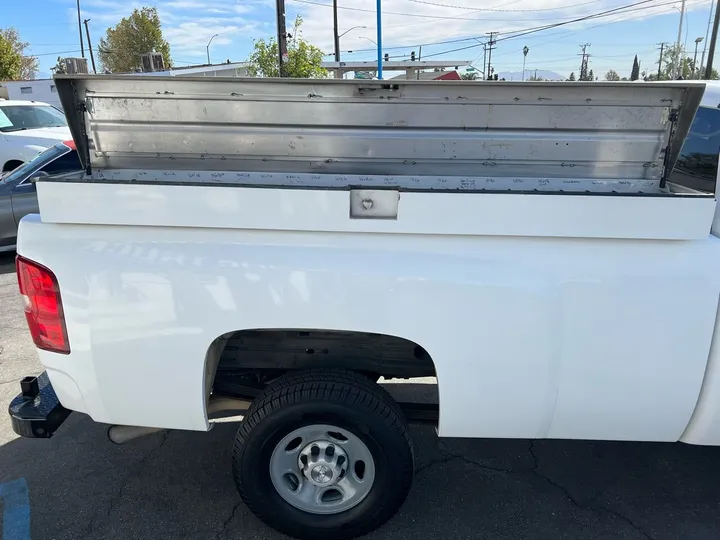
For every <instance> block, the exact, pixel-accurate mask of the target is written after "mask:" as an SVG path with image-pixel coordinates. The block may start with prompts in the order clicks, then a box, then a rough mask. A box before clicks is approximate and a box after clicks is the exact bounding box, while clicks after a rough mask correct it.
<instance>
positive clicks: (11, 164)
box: [3, 159, 24, 172]
mask: <svg viewBox="0 0 720 540" xmlns="http://www.w3.org/2000/svg"><path fill="white" fill-rule="evenodd" d="M23 163H24V161H20V160H19V159H11V160H10V161H6V162H5V165H3V172H8V171H12V170H14V169H17V168H18V167H19V166H20V165H22V164H23Z"/></svg>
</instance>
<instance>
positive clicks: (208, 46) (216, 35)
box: [205, 34, 220, 66]
mask: <svg viewBox="0 0 720 540" xmlns="http://www.w3.org/2000/svg"><path fill="white" fill-rule="evenodd" d="M219 35H220V34H215V35H214V36H213V37H211V38H210V41H208V44H207V47H205V49H206V50H207V58H208V66H209V65H210V44H211V43H212V40H213V39H215V38H216V37H218V36H219Z"/></svg>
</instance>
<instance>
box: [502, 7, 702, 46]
mask: <svg viewBox="0 0 720 540" xmlns="http://www.w3.org/2000/svg"><path fill="white" fill-rule="evenodd" d="M676 3H677V2H675V1H672V2H665V3H664V4H658V5H657V6H651V7H662V6H665V5H671V4H676ZM703 3H705V0H697V1H696V2H691V3H688V5H689V6H690V5H696V4H703ZM651 7H648V8H646V9H651ZM672 10H673V9H672V8H671V9H664V10H662V11H660V12H658V13H657V15H661V14H664V13H670V12H671V11H672ZM633 11H639V9H638V10H633ZM623 15H624V14H623V13H621V14H620V17H617V18H615V19H612V20H610V21H607V22H602V23H600V24H594V25H592V26H583V27H582V28H578V29H577V30H571V31H570V32H563V33H561V34H560V35H559V36H558V37H556V38H553V39H548V40H546V41H542V42H540V43H536V44H535V46H536V47H538V46H540V45H546V44H547V43H552V42H554V41H558V40H560V39H563V38H565V37H567V36H570V35H572V34H577V33H578V32H585V31H587V30H591V29H593V28H599V27H601V26H608V25H610V24H615V23H618V22H627V21H633V20H636V19H638V18H641V17H645V14H644V13H640V14H638V15H635V16H633V17H628V18H623ZM550 35H551V36H552V35H554V34H550ZM616 43H617V42H616ZM646 43H647V42H646V41H641V42H637V43H635V44H636V45H639V44H642V45H645V44H646ZM626 44H628V45H629V43H626ZM521 50H522V49H517V50H515V51H511V52H505V53H500V54H498V55H496V56H507V55H509V54H516V53H518V52H521Z"/></svg>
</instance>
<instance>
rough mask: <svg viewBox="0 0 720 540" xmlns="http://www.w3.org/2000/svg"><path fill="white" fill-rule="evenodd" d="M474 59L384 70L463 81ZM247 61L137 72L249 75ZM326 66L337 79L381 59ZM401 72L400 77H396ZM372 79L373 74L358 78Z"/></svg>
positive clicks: (390, 65)
mask: <svg viewBox="0 0 720 540" xmlns="http://www.w3.org/2000/svg"><path fill="white" fill-rule="evenodd" d="M469 65H470V62H468V61H466V60H462V61H454V60H439V61H435V62H432V61H425V60H423V61H402V62H395V61H388V62H383V71H385V72H386V73H387V75H386V77H385V78H387V79H392V78H401V77H402V78H405V79H406V80H415V79H417V78H418V74H419V80H423V81H427V80H445V81H446V80H460V75H459V74H458V72H457V69H458V68H459V67H460V66H469ZM247 66H248V64H247V62H228V63H225V64H204V65H199V66H188V67H180V68H172V69H168V70H165V71H149V72H143V73H138V74H137V75H148V76H156V75H170V76H189V77H248V76H249V74H248V70H247ZM322 67H323V68H325V69H326V70H328V72H330V75H331V76H332V77H334V78H336V79H342V78H344V77H345V75H347V74H351V73H352V74H355V76H356V77H357V74H368V73H372V74H373V77H374V73H376V72H377V62H375V61H370V62H323V63H322ZM435 69H443V70H444V69H450V70H451V71H429V72H428V71H426V70H435ZM398 72H401V73H400V75H399V76H398V77H395V76H394V75H396V74H397V73H398ZM357 78H371V77H357Z"/></svg>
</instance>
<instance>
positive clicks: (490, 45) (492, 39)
mask: <svg viewBox="0 0 720 540" xmlns="http://www.w3.org/2000/svg"><path fill="white" fill-rule="evenodd" d="M485 35H488V36H490V41H488V44H487V47H488V65H487V80H488V81H489V80H492V52H493V45H495V43H497V41H495V36H497V35H498V33H497V32H486V33H485ZM496 48H497V47H496Z"/></svg>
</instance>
